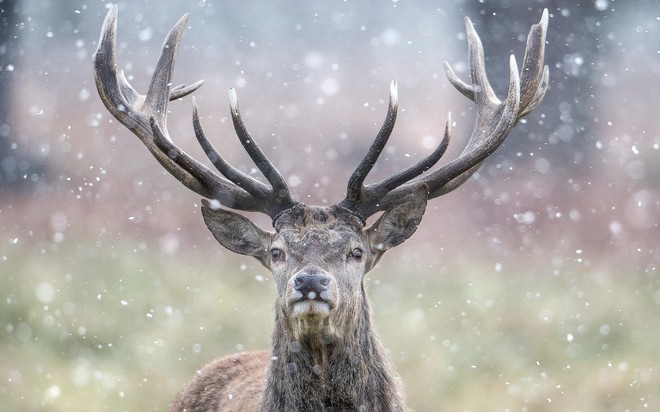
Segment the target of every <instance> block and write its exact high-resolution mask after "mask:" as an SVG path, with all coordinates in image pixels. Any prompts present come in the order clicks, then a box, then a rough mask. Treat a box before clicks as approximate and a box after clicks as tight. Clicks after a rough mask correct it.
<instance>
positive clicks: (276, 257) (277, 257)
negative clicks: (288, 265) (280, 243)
mask: <svg viewBox="0 0 660 412" xmlns="http://www.w3.org/2000/svg"><path fill="white" fill-rule="evenodd" d="M270 258H271V260H272V261H273V262H280V261H283V260H284V251H283V250H282V249H278V248H273V249H271V250H270Z"/></svg>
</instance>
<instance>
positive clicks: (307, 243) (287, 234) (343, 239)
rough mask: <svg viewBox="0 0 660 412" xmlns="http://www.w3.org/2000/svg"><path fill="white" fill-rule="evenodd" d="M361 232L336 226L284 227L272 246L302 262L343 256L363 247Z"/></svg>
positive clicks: (348, 227) (334, 224) (363, 238)
mask: <svg viewBox="0 0 660 412" xmlns="http://www.w3.org/2000/svg"><path fill="white" fill-rule="evenodd" d="M363 232H364V231H363V230H355V228H353V227H351V226H345V225H341V224H337V223H336V222H335V223H333V224H331V225H328V224H321V223H319V224H314V225H308V226H303V227H295V226H290V227H285V228H283V229H281V230H280V231H279V232H278V234H277V235H276V236H275V239H274V240H273V245H274V246H277V247H284V248H286V249H287V252H288V254H289V256H290V257H292V258H297V259H299V260H304V259H305V258H309V257H313V256H316V257H328V258H330V257H333V256H335V255H337V256H340V255H341V256H344V255H345V254H346V251H347V250H350V249H352V248H355V247H360V246H362V247H364V246H363V245H364V244H365V242H366V236H365V235H364V233H363Z"/></svg>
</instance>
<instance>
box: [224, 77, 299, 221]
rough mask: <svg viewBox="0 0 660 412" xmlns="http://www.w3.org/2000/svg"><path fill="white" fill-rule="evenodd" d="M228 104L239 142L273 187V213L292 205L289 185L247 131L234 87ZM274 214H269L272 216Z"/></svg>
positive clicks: (230, 90) (230, 92)
mask: <svg viewBox="0 0 660 412" xmlns="http://www.w3.org/2000/svg"><path fill="white" fill-rule="evenodd" d="M229 106H230V110H231V118H232V121H233V123H234V129H235V130H236V134H237V135H238V138H239V140H240V141H241V144H242V145H243V147H244V148H245V151H246V152H247V153H248V155H249V156H250V158H251V159H252V161H253V162H254V164H255V165H257V168H259V170H260V171H261V173H263V175H264V176H265V177H266V179H267V180H268V182H269V183H270V184H271V186H272V187H273V200H274V201H275V204H276V205H277V207H276V208H275V209H277V210H275V214H277V213H279V212H281V211H283V210H286V209H288V208H291V207H293V206H294V205H296V204H297V202H295V201H294V200H293V198H292V197H291V192H290V191H289V187H288V186H287V184H286V181H285V180H284V177H283V176H282V174H280V172H279V171H278V170H277V169H276V168H275V166H273V164H272V163H271V162H270V160H268V158H267V157H266V155H265V154H264V152H263V151H262V150H261V148H260V147H259V145H257V142H256V141H254V139H253V138H252V136H251V135H250V132H248V130H247V127H245V123H243V119H242V117H241V111H240V109H239V107H238V97H237V96H236V90H235V89H233V88H232V89H229ZM273 216H274V215H271V217H273Z"/></svg>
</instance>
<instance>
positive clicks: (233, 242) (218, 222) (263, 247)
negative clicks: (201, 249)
mask: <svg viewBox="0 0 660 412" xmlns="http://www.w3.org/2000/svg"><path fill="white" fill-rule="evenodd" d="M202 216H204V223H206V227H208V228H209V230H210V231H211V233H213V237H215V239H216V240H217V241H218V242H219V243H220V244H221V245H222V246H224V247H226V248H227V249H229V250H231V251H232V252H236V253H240V254H241V255H247V256H254V257H255V258H257V259H258V260H259V261H260V262H261V263H262V264H263V265H264V266H266V267H268V262H269V259H268V249H269V247H270V242H271V239H272V237H273V234H272V233H270V232H267V231H265V230H263V229H261V228H260V227H258V226H257V225H255V224H254V223H252V222H251V221H250V220H249V219H248V218H246V217H244V216H241V215H239V214H237V213H234V212H231V211H229V210H225V209H220V208H218V207H213V205H212V204H211V203H210V202H208V201H207V200H206V199H202Z"/></svg>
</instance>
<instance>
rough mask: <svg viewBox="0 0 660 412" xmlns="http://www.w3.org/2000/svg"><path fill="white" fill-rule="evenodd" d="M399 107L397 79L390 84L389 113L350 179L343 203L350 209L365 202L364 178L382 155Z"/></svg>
mask: <svg viewBox="0 0 660 412" xmlns="http://www.w3.org/2000/svg"><path fill="white" fill-rule="evenodd" d="M398 107H399V93H398V91H397V83H396V80H393V81H392V83H391V84H390V98H389V104H388V106H387V114H386V115H385V121H384V122H383V125H382V126H381V128H380V131H379V132H378V134H377V135H376V138H375V139H374V141H373V143H372V144H371V146H370V147H369V150H368V151H367V154H366V155H365V156H364V158H363V159H362V161H361V162H360V164H359V165H358V167H357V168H356V169H355V171H354V172H353V174H352V175H351V177H350V178H349V179H348V188H347V189H346V198H345V199H344V201H343V202H342V203H341V205H342V206H344V207H347V208H349V209H351V208H356V207H357V206H358V205H359V204H360V203H362V202H363V200H364V199H363V190H364V180H365V179H366V178H367V175H368V174H369V172H370V171H371V169H373V167H374V165H375V164H376V161H377V160H378V157H379V156H380V154H381V152H382V151H383V148H384V147H385V144H387V140H388V139H389V138H390V135H391V134H392V130H393V129H394V124H395V123H396V115H397V110H398Z"/></svg>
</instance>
